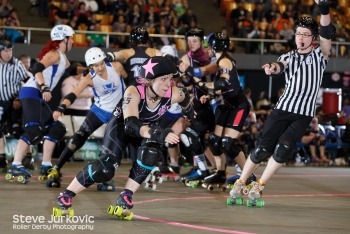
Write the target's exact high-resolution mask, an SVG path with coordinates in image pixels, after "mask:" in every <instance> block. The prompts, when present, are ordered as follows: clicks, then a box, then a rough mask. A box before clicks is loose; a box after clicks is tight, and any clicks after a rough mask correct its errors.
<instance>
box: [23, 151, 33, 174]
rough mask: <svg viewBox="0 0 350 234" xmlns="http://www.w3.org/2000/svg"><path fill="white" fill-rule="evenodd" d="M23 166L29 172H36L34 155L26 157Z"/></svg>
mask: <svg viewBox="0 0 350 234" xmlns="http://www.w3.org/2000/svg"><path fill="white" fill-rule="evenodd" d="M22 165H23V166H24V167H25V168H27V169H29V170H35V165H34V158H33V156H32V154H27V155H26V156H24V158H23V160H22Z"/></svg>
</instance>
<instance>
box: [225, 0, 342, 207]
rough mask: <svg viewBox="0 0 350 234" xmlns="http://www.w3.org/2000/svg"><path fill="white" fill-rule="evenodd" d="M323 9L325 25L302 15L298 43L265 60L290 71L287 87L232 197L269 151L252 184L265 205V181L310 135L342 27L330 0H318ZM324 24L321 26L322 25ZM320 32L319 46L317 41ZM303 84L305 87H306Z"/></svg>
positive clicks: (269, 69)
mask: <svg viewBox="0 0 350 234" xmlns="http://www.w3.org/2000/svg"><path fill="white" fill-rule="evenodd" d="M315 3H316V4H317V5H318V8H319V10H320V13H321V18H320V25H318V23H317V22H316V20H315V19H313V18H311V17H301V18H299V19H298V20H296V22H295V31H296V32H295V44H296V47H297V48H296V49H295V50H292V51H290V52H288V53H286V54H283V55H281V56H280V57H279V58H278V60H277V62H273V63H269V64H264V65H263V66H262V68H263V69H264V71H265V73H266V75H269V76H278V75H281V74H284V76H285V80H286V85H285V87H286V88H285V91H284V93H283V94H282V96H281V97H280V98H279V100H278V102H277V104H276V107H275V108H274V109H273V110H272V112H271V114H270V115H269V116H268V118H267V120H266V123H265V125H264V128H263V130H262V135H261V137H260V139H259V140H258V144H257V146H256V148H255V149H254V150H253V151H252V153H251V154H250V156H249V157H248V159H247V162H246V164H245V166H244V168H243V171H242V174H241V177H240V179H239V180H237V181H236V183H235V185H234V187H233V189H232V190H231V192H230V195H231V198H230V202H232V203H235V201H238V200H241V199H242V198H241V194H242V191H243V190H244V185H245V182H246V180H247V179H248V177H249V175H251V173H253V171H254V170H255V169H256V168H257V167H258V166H259V164H260V162H262V161H263V160H266V159H267V158H268V157H270V156H271V155H272V157H270V159H269V160H268V163H267V166H266V168H265V170H264V172H263V174H262V175H261V178H260V179H259V180H258V182H253V183H252V184H251V186H249V187H248V190H249V192H248V197H249V200H248V201H247V205H248V206H258V207H261V206H264V201H263V200H260V198H261V196H262V191H263V189H264V187H265V184H266V183H267V181H268V180H270V179H271V177H272V176H273V175H274V174H275V173H276V172H277V170H278V169H279V168H280V167H282V166H283V164H284V163H285V162H286V160H288V159H289V155H290V154H291V153H292V152H293V150H294V148H295V146H296V142H297V141H298V140H300V139H301V137H302V136H303V135H304V133H305V130H306V129H307V127H308V126H309V124H310V122H311V120H312V118H313V116H314V115H315V109H316V107H315V103H316V97H317V94H318V91H319V88H320V85H321V83H322V77H323V73H324V70H325V69H326V67H327V63H328V59H329V55H330V51H331V39H332V38H333V37H334V36H335V34H336V29H335V27H334V26H333V25H332V23H331V17H330V14H329V8H330V3H329V1H328V0H315ZM319 28H320V29H319ZM318 35H319V36H320V37H319V39H320V44H319V46H315V47H314V46H313V42H314V40H316V39H317V36H318ZM300 87H305V88H303V89H300Z"/></svg>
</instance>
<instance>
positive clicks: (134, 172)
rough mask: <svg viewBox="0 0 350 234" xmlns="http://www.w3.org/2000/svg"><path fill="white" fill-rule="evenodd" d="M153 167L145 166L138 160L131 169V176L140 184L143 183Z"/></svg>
mask: <svg viewBox="0 0 350 234" xmlns="http://www.w3.org/2000/svg"><path fill="white" fill-rule="evenodd" d="M153 168H154V167H145V166H144V165H140V162H139V161H136V162H134V164H133V165H132V168H131V169H130V174H129V178H130V179H132V180H134V181H135V182H137V183H138V184H142V183H143V181H145V179H146V177H147V176H148V174H149V173H151V171H152V169H153Z"/></svg>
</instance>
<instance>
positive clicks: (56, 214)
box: [52, 207, 62, 217]
mask: <svg viewBox="0 0 350 234" xmlns="http://www.w3.org/2000/svg"><path fill="white" fill-rule="evenodd" d="M52 215H53V216H54V217H61V216H62V210H61V209H60V208H57V207H54V208H53V209H52Z"/></svg>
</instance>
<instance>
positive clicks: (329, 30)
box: [320, 23, 337, 40]
mask: <svg viewBox="0 0 350 234" xmlns="http://www.w3.org/2000/svg"><path fill="white" fill-rule="evenodd" d="M336 32H337V29H336V28H335V26H334V25H333V24H332V23H330V24H328V25H327V26H322V25H321V26H320V36H321V37H323V38H326V39H327V40H330V39H332V38H334V36H335V34H336Z"/></svg>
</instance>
